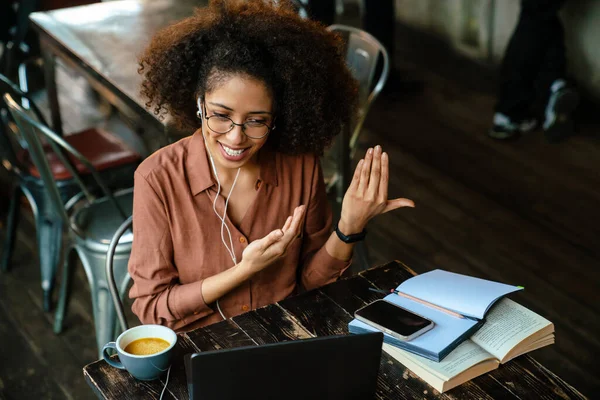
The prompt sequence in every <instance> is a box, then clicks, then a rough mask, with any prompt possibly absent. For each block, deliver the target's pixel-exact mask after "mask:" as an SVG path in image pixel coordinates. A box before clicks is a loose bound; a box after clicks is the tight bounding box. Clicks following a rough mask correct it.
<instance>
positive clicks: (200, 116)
mask: <svg viewBox="0 0 600 400" xmlns="http://www.w3.org/2000/svg"><path fill="white" fill-rule="evenodd" d="M196 104H197V105H198V111H196V116H198V118H200V119H202V102H201V101H200V97H198V100H196Z"/></svg>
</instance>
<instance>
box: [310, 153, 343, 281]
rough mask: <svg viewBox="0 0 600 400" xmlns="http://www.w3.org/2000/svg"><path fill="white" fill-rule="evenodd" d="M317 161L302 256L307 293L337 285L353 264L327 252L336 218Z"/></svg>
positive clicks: (313, 171)
mask: <svg viewBox="0 0 600 400" xmlns="http://www.w3.org/2000/svg"><path fill="white" fill-rule="evenodd" d="M314 160H315V162H314V165H313V169H312V174H311V190H310V193H311V194H310V199H309V201H308V207H307V210H306V221H305V227H304V233H303V234H304V238H303V243H302V255H301V257H302V260H303V262H302V272H301V282H302V286H303V287H304V289H306V290H311V289H314V288H317V287H320V286H323V285H326V284H328V283H331V282H334V281H335V280H337V279H338V278H339V277H340V276H341V275H342V273H343V272H344V271H345V270H346V269H347V268H348V267H349V266H350V263H351V260H349V261H343V260H338V259H337V258H334V257H332V256H331V255H330V254H329V253H328V252H327V249H326V248H325V243H326V242H327V239H329V236H330V235H331V231H332V230H331V226H332V220H333V216H332V213H331V207H330V205H329V202H328V200H327V193H326V190H325V182H324V180H323V172H322V169H321V165H320V163H319V159H318V158H317V157H315V158H314Z"/></svg>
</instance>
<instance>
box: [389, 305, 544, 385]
mask: <svg viewBox="0 0 600 400" xmlns="http://www.w3.org/2000/svg"><path fill="white" fill-rule="evenodd" d="M552 343H554V325H553V324H552V323H551V322H550V321H548V320H547V319H545V318H543V317H541V316H539V315H538V314H536V313H534V312H533V311H531V310H529V309H527V308H525V307H523V306H521V305H519V304H517V303H515V302H514V301H512V300H510V299H502V300H500V301H499V302H498V303H497V304H496V305H495V306H494V307H493V308H492V309H491V310H490V312H489V313H488V315H487V317H486V322H485V324H484V325H483V326H482V327H481V329H479V331H477V333H475V334H474V335H473V336H471V338H470V340H465V341H464V342H462V343H461V344H460V345H459V346H458V347H457V348H456V349H454V350H453V351H452V352H451V353H450V354H449V355H448V356H447V357H446V358H444V360H443V361H441V362H434V361H430V360H427V359H425V358H422V357H419V356H415V355H414V354H411V353H409V352H407V351H404V350H402V349H400V348H398V347H395V346H391V345H389V344H387V343H384V344H383V350H384V351H385V352H386V353H388V354H389V355H390V356H392V357H393V358H395V359H396V360H398V361H399V362H400V363H402V364H403V365H404V366H405V367H406V368H408V369H410V370H411V371H412V372H413V373H415V374H416V375H418V376H419V377H420V378H421V379H423V380H424V381H426V382H427V383H429V384H430V385H431V386H433V387H434V388H435V389H436V390H438V391H439V392H445V391H448V390H450V389H452V388H453V387H456V386H458V385H460V384H462V383H464V382H467V381H469V380H471V379H473V378H475V377H476V376H479V375H483V374H485V373H487V372H489V371H492V370H494V369H496V368H498V365H499V364H500V363H505V362H507V361H509V360H511V359H513V358H515V357H517V356H519V355H521V354H525V353H527V352H530V351H532V350H535V349H539V348H540V347H544V346H548V345H550V344H552Z"/></svg>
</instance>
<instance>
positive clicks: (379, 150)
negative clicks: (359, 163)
mask: <svg viewBox="0 0 600 400" xmlns="http://www.w3.org/2000/svg"><path fill="white" fill-rule="evenodd" d="M375 152H376V153H381V146H380V145H377V146H375Z"/></svg>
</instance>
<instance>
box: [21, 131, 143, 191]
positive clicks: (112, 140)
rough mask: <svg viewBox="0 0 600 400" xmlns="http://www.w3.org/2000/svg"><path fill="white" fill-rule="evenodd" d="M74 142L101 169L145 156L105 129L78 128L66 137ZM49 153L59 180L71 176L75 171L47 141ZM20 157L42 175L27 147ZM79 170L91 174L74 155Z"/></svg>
mask: <svg viewBox="0 0 600 400" xmlns="http://www.w3.org/2000/svg"><path fill="white" fill-rule="evenodd" d="M64 139H65V140H66V141H67V142H68V143H69V144H70V145H71V146H73V147H74V148H75V149H77V151H79V152H80V153H81V154H83V156H84V157H86V158H87V159H88V160H89V161H90V163H91V164H92V165H93V166H94V168H96V170H98V171H103V170H106V169H110V168H114V167H117V166H122V165H126V164H133V163H138V162H139V161H140V160H141V156H140V155H139V154H137V153H136V152H134V151H133V150H132V149H130V148H129V147H128V146H127V145H126V144H125V143H124V142H123V141H122V140H121V139H119V138H118V137H116V136H115V135H113V134H112V133H110V132H107V131H105V130H103V129H98V128H90V129H86V130H84V131H82V132H77V133H74V134H72V135H68V136H65V138H64ZM44 149H45V150H46V156H47V159H48V162H49V164H50V168H51V170H52V175H53V176H54V179H55V180H65V179H71V173H70V172H69V170H68V169H66V168H65V166H64V165H63V163H62V162H61V161H60V159H59V158H58V157H57V156H56V154H55V153H54V152H53V151H52V148H51V147H50V146H49V145H45V146H44ZM20 159H21V160H22V161H23V162H24V163H25V164H26V165H29V173H30V174H31V175H32V176H34V177H36V178H39V177H40V173H39V171H38V170H37V168H36V167H35V165H34V164H33V163H32V162H31V161H30V159H29V154H28V153H27V151H23V152H22V154H20ZM71 160H72V161H73V163H74V165H75V167H76V168H77V172H79V173H80V174H88V173H89V172H88V170H87V168H86V167H85V166H84V165H83V164H82V163H81V162H79V161H78V160H76V159H75V158H73V157H71Z"/></svg>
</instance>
